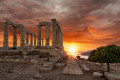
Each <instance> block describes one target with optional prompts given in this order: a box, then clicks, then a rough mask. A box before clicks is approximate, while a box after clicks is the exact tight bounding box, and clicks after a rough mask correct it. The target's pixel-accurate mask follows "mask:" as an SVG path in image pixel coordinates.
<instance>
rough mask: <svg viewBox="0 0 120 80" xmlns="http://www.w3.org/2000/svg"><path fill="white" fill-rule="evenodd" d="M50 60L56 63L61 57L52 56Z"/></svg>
mask: <svg viewBox="0 0 120 80" xmlns="http://www.w3.org/2000/svg"><path fill="white" fill-rule="evenodd" d="M49 61H50V62H54V63H56V62H58V61H59V57H52V58H49Z"/></svg>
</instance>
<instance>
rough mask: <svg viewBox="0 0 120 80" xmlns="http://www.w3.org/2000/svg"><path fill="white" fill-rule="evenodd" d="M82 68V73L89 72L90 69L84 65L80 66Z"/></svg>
mask: <svg viewBox="0 0 120 80" xmlns="http://www.w3.org/2000/svg"><path fill="white" fill-rule="evenodd" d="M81 66H82V69H83V70H84V71H90V68H88V67H87V66H86V65H85V64H83V65H81Z"/></svg>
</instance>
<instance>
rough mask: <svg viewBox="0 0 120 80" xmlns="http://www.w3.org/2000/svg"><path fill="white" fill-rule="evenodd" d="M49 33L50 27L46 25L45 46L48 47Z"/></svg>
mask: <svg viewBox="0 0 120 80" xmlns="http://www.w3.org/2000/svg"><path fill="white" fill-rule="evenodd" d="M49 32H50V26H49V24H48V25H46V46H49V39H50V36H49Z"/></svg>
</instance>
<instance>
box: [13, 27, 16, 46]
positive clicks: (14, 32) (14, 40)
mask: <svg viewBox="0 0 120 80" xmlns="http://www.w3.org/2000/svg"><path fill="white" fill-rule="evenodd" d="M13 30H14V31H13V47H17V27H13Z"/></svg>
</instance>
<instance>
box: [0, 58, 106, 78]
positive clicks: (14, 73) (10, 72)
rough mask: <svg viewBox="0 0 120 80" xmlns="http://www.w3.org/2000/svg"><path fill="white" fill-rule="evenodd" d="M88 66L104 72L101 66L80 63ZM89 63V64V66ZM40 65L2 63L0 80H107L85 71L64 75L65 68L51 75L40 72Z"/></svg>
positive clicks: (50, 73)
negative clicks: (78, 73)
mask: <svg viewBox="0 0 120 80" xmlns="http://www.w3.org/2000/svg"><path fill="white" fill-rule="evenodd" d="M78 63H79V65H80V68H81V64H83V63H84V64H86V65H87V66H89V67H90V69H92V70H95V69H100V70H103V69H102V68H101V67H100V66H99V65H96V64H90V63H89V62H87V61H85V60H79V61H78ZM88 63H89V64H88ZM40 67H41V66H40V65H35V64H34V65H30V64H22V63H0V80H106V79H105V78H104V77H95V76H93V72H91V71H83V73H84V74H83V75H67V74H66V75H65V74H62V72H63V69H64V68H55V69H54V70H53V71H51V72H49V73H44V72H40Z"/></svg>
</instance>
